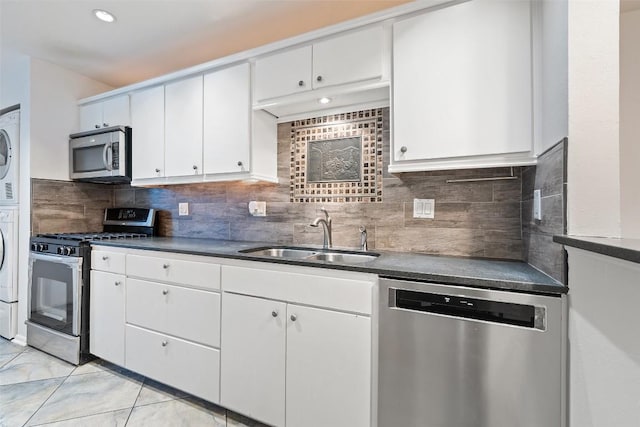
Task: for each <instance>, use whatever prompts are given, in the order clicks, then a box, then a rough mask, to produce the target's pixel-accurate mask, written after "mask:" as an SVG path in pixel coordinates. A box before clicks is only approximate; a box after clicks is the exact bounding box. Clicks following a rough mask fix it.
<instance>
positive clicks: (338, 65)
mask: <svg viewBox="0 0 640 427" xmlns="http://www.w3.org/2000/svg"><path fill="white" fill-rule="evenodd" d="M385 51H386V49H385V38H384V28H383V27H382V26H376V27H373V28H367V29H364V30H358V31H354V32H350V33H347V34H345V35H341V36H338V37H334V38H330V39H327V40H323V41H320V42H317V43H314V44H313V45H311V46H303V47H298V48H294V49H290V50H286V51H284V52H282V53H277V54H274V55H271V56H267V57H264V58H258V59H257V60H256V64H255V74H254V77H255V92H254V102H255V103H260V102H263V101H265V100H268V99H271V98H278V97H281V96H286V95H291V94H295V93H299V92H305V91H308V90H311V89H319V88H323V87H328V86H335V85H342V84H347V83H357V82H362V81H366V80H371V79H379V78H381V77H382V76H383V75H384V74H385V73H384V63H385V61H384V52H385Z"/></svg>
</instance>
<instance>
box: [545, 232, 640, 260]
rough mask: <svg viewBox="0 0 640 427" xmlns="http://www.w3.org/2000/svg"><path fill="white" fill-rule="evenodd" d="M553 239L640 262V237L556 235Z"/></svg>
mask: <svg viewBox="0 0 640 427" xmlns="http://www.w3.org/2000/svg"><path fill="white" fill-rule="evenodd" d="M553 241H554V242H556V243H561V244H563V245H565V246H571V247H574V248H578V249H583V250H585V251H590V252H595V253H598V254H602V255H608V256H610V257H614V258H618V259H623V260H626V261H631V262H637V263H640V239H617V238H610V237H577V236H554V237H553Z"/></svg>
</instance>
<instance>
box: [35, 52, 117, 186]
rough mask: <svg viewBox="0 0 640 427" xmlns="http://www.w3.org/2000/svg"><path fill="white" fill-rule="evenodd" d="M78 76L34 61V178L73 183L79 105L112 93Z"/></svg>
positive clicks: (49, 64) (54, 66) (94, 82)
mask: <svg viewBox="0 0 640 427" xmlns="http://www.w3.org/2000/svg"><path fill="white" fill-rule="evenodd" d="M112 89H113V88H112V87H111V86H107V85H105V84H103V83H99V82H96V81H95V80H92V79H89V78H88V77H85V76H81V75H79V74H77V73H75V72H72V71H70V70H67V69H65V68H62V67H60V66H58V65H54V64H52V63H50V62H45V61H42V60H40V59H36V58H33V59H32V61H31V94H32V97H31V125H32V127H31V178H43V179H57V180H64V181H69V148H68V147H69V134H70V133H73V132H77V131H78V129H79V113H78V107H77V105H76V102H77V100H78V99H80V98H85V97H88V96H92V95H95V94H97V93H101V92H107V91H109V90H112Z"/></svg>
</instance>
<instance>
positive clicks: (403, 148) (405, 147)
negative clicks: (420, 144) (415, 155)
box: [400, 145, 407, 153]
mask: <svg viewBox="0 0 640 427" xmlns="http://www.w3.org/2000/svg"><path fill="white" fill-rule="evenodd" d="M400 152H401V153H406V152H407V146H406V145H403V146H402V147H400Z"/></svg>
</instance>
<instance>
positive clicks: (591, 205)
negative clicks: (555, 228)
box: [567, 0, 621, 237]
mask: <svg viewBox="0 0 640 427" xmlns="http://www.w3.org/2000/svg"><path fill="white" fill-rule="evenodd" d="M619 10H620V4H619V0H570V1H569V9H568V24H569V33H568V44H569V62H568V69H569V150H568V167H567V171H568V197H567V201H568V232H569V234H571V235H576V236H602V237H619V236H620V232H621V226H620V172H619V171H620V150H619V103H618V99H619V96H618V94H619V81H620V79H619V66H618V51H619V49H618V45H619V44H618V40H619V13H620V12H619Z"/></svg>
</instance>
